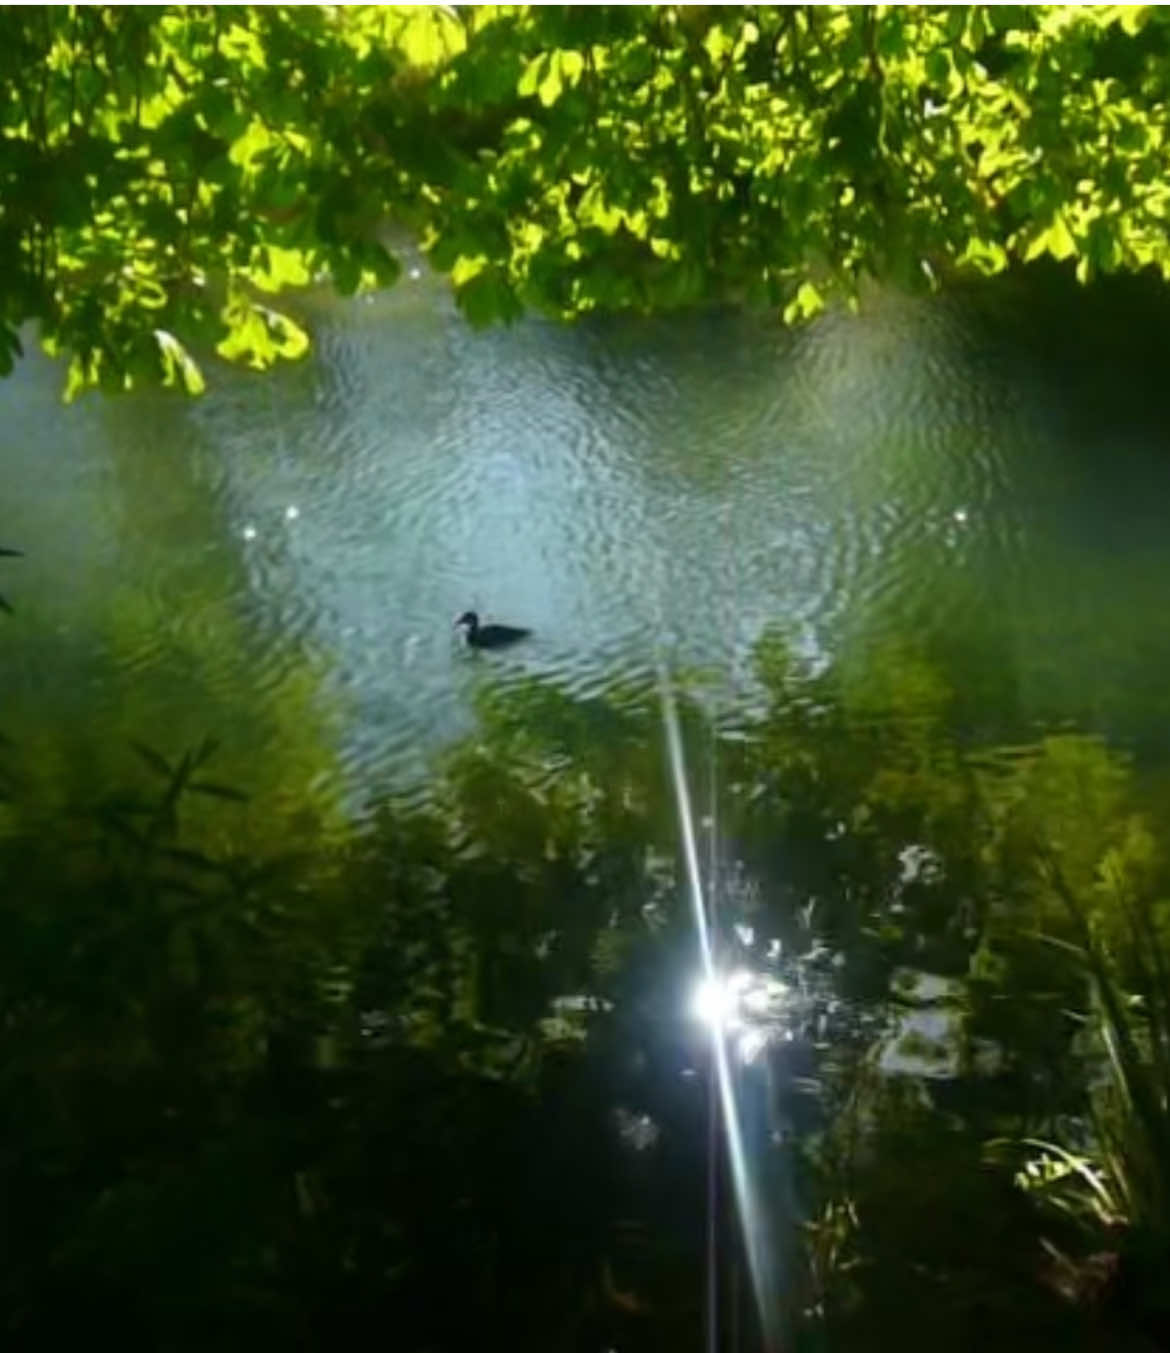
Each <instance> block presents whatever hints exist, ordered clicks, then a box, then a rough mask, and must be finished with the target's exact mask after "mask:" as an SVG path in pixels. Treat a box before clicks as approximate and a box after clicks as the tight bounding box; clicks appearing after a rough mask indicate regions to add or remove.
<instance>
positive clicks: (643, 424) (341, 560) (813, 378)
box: [0, 278, 1170, 798]
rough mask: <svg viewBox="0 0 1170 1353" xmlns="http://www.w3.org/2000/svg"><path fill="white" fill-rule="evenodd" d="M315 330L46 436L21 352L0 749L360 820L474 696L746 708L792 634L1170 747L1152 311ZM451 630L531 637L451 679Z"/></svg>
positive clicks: (353, 309) (408, 300)
mask: <svg viewBox="0 0 1170 1353" xmlns="http://www.w3.org/2000/svg"><path fill="white" fill-rule="evenodd" d="M305 306H306V310H307V312H308V316H309V319H310V321H311V324H312V327H313V329H314V333H315V339H316V347H315V353H314V356H313V357H312V359H311V360H310V361H308V362H306V363H304V364H302V365H300V366H298V367H295V368H289V369H285V370H282V371H279V372H276V373H275V374H272V375H270V376H268V377H254V376H250V375H248V374H245V373H240V372H235V371H217V372H216V373H215V374H214V377H213V380H212V382H211V393H209V394H208V395H207V396H206V397H205V398H204V399H202V400H200V401H197V402H192V403H186V402H183V401H181V400H179V399H175V398H167V397H162V396H155V395H152V396H142V397H133V398H127V399H124V400H120V401H109V400H106V401H103V400H100V399H98V398H96V397H91V398H89V399H87V400H85V401H83V402H82V403H81V404H80V405H78V406H75V407H73V408H71V409H64V408H62V407H61V406H60V404H59V402H58V395H59V389H60V372H59V371H58V370H57V369H56V368H54V367H53V366H52V365H51V364H50V363H48V362H47V361H46V360H44V359H42V358H32V359H29V360H28V361H26V362H25V363H24V364H23V365H22V366H21V367H20V368H19V370H18V372H17V373H16V375H15V376H14V377H13V378H12V379H10V380H7V381H5V382H3V383H2V384H0V477H2V478H0V482H2V484H3V497H2V499H0V543H4V544H8V545H13V546H19V547H21V548H23V549H24V550H25V551H26V554H27V557H26V558H25V559H24V560H21V561H11V562H10V563H9V562H8V561H5V565H6V566H5V567H4V569H3V572H2V574H0V592H3V594H4V595H7V596H8V597H9V598H10V600H11V601H13V603H14V604H15V605H16V608H17V609H16V614H15V616H14V617H12V618H10V619H6V621H5V634H4V643H5V647H4V652H3V665H2V667H0V702H2V706H0V709H2V710H3V712H4V715H5V718H6V721H7V719H8V718H12V719H14V720H18V721H19V723H20V726H22V727H24V728H29V727H37V726H40V727H43V728H46V729H50V728H51V729H55V730H57V731H58V732H59V731H60V730H61V729H62V728H73V729H75V730H78V731H79V732H80V731H82V730H84V733H85V735H86V736H92V737H94V738H100V737H102V736H105V735H113V736H119V737H120V736H122V735H123V734H126V735H135V736H141V737H146V738H148V739H149V740H153V741H155V742H156V743H160V744H163V745H171V746H173V745H175V744H176V741H179V742H181V741H182V740H184V739H186V738H191V737H194V736H195V735H196V733H197V732H198V731H202V730H208V729H210V730H211V731H213V732H215V733H217V734H219V735H220V736H221V737H223V738H224V739H225V741H229V742H232V743H233V745H235V746H237V747H238V748H246V749H247V755H248V756H250V757H253V758H255V759H256V762H257V764H262V762H263V758H264V757H265V756H266V755H268V754H271V753H273V752H274V751H275V749H277V748H280V749H282V750H286V749H287V747H288V745H289V744H290V743H291V742H295V741H296V739H297V738H298V737H300V736H302V735H303V736H304V738H305V740H306V743H308V742H309V741H311V740H312V738H313V737H317V736H324V737H325V739H326V741H327V742H328V745H329V746H330V747H331V748H333V749H334V752H333V761H332V765H331V767H330V769H328V770H327V771H325V772H322V771H321V769H320V761H319V760H318V761H317V763H316V765H315V768H314V769H310V764H311V761H312V758H311V757H306V760H305V762H304V771H303V773H304V775H305V776H306V777H309V776H316V777H317V778H320V777H322V776H324V777H325V778H326V779H327V780H330V781H332V782H335V783H336V785H339V786H340V785H344V787H345V788H346V789H347V791H349V792H350V793H351V794H354V795H357V796H358V797H359V798H360V797H363V796H365V795H366V794H367V793H369V792H370V791H372V790H374V789H376V788H379V787H385V786H388V785H401V784H404V783H406V782H410V781H415V780H417V778H418V776H419V774H420V772H421V771H422V770H423V769H424V768H425V765H426V763H427V759H428V758H429V757H430V756H431V755H432V754H433V753H434V751H435V750H436V749H438V748H439V747H441V746H442V745H444V743H445V742H447V741H448V740H449V739H450V738H451V737H452V736H453V735H454V734H456V733H458V732H459V731H460V730H462V729H465V728H466V727H468V726H469V720H470V712H469V711H470V699H471V696H472V694H473V692H474V689H475V687H476V684H477V682H478V681H479V679H480V677H481V676H482V675H483V674H484V672H485V671H490V672H491V673H492V674H493V675H494V676H501V675H503V676H504V677H505V678H507V677H510V676H513V675H514V676H517V677H520V676H529V675H533V674H535V675H541V676H545V677H549V678H552V679H555V680H556V681H557V682H559V683H561V684H562V685H563V686H564V687H565V688H567V689H569V690H571V691H574V692H590V691H594V690H598V689H601V688H603V687H605V686H607V685H610V684H612V683H613V682H615V681H619V680H622V679H632V680H640V679H642V678H644V677H645V676H646V675H647V674H648V673H649V672H650V671H652V669H653V665H654V662H655V660H656V655H658V654H660V653H664V654H666V655H668V656H669V658H670V659H671V660H672V661H673V662H675V663H678V664H699V665H703V666H705V667H707V668H709V669H710V670H711V671H713V672H715V673H718V674H720V675H721V676H722V677H723V678H724V683H725V698H726V699H727V700H728V701H732V700H734V699H735V698H736V696H737V693H739V692H741V691H742V690H743V689H744V688H745V683H746V678H747V672H748V658H749V654H750V650H751V646H752V644H753V643H754V642H755V640H756V639H757V638H758V637H759V635H760V633H761V632H762V631H763V629H764V628H765V627H766V626H770V625H779V626H782V627H783V628H784V630H785V631H786V633H787V634H788V635H789V637H790V639H791V641H792V642H793V643H794V644H796V645H797V646H798V648H800V649H801V650H802V651H803V652H805V653H806V654H808V655H809V656H811V657H813V658H817V657H819V656H825V655H840V656H842V657H848V658H850V659H851V660H854V661H857V662H859V663H861V664H864V663H865V662H866V661H867V660H872V661H880V653H881V649H882V645H883V643H886V642H888V641H891V640H893V639H906V638H918V639H924V640H925V641H928V642H930V643H935V644H939V645H942V646H944V647H946V648H947V649H948V651H950V652H951V653H952V654H954V653H959V654H961V655H963V660H964V661H965V662H967V663H968V664H969V670H970V679H971V683H972V688H973V689H979V690H986V691H987V693H988V695H987V698H988V700H990V701H992V702H996V701H998V702H1001V703H1006V704H1010V705H1011V706H1012V710H1013V713H1014V714H1017V715H1018V714H1019V713H1021V712H1022V713H1023V714H1025V715H1027V716H1028V717H1030V718H1033V719H1034V720H1035V721H1038V722H1040V723H1046V722H1053V723H1056V722H1060V721H1062V720H1072V721H1076V722H1078V723H1079V724H1081V725H1084V726H1090V727H1094V728H1097V729H1099V730H1100V731H1103V732H1106V733H1109V734H1111V735H1113V736H1115V737H1120V738H1129V739H1133V740H1136V741H1152V742H1155V743H1158V742H1160V740H1161V739H1162V738H1163V736H1164V734H1163V731H1162V730H1163V729H1165V728H1166V727H1167V726H1168V725H1167V722H1166V720H1167V715H1170V709H1168V708H1167V705H1168V701H1167V696H1166V693H1165V691H1164V689H1163V687H1164V681H1163V676H1164V673H1165V672H1166V670H1167V660H1168V659H1170V637H1168V635H1167V626H1166V621H1165V611H1166V608H1165V598H1166V592H1167V579H1170V533H1168V532H1167V530H1166V525H1167V517H1168V514H1170V438H1168V436H1167V434H1168V432H1170V420H1168V419H1167V417H1166V415H1165V413H1164V411H1163V410H1164V398H1163V392H1162V389H1161V384H1160V375H1159V373H1158V372H1157V370H1156V365H1155V364H1154V362H1153V359H1152V358H1150V357H1148V356H1147V355H1145V354H1149V353H1151V352H1156V341H1157V333H1158V332H1159V326H1160V325H1161V324H1163V323H1164V321H1165V318H1166V317H1167V315H1170V309H1168V308H1167V307H1166V306H1165V305H1164V304H1162V303H1161V302H1158V303H1157V304H1154V303H1153V302H1150V303H1146V302H1143V303H1142V305H1140V306H1138V307H1137V309H1136V310H1135V306H1134V303H1133V297H1132V296H1131V295H1130V294H1129V293H1126V294H1125V295H1119V296H1110V297H1106V298H1104V299H1102V298H1100V297H1097V298H1084V297H1075V296H1066V295H1064V294H1063V293H1062V292H1060V291H1059V288H1057V292H1056V293H1054V294H1049V293H1045V295H1044V296H1043V297H1041V300H1040V301H1039V302H1037V300H1036V298H1035V297H1034V296H1033V294H1032V292H1031V291H1029V290H1028V289H1027V288H1025V287H1023V286H1022V285H1021V284H1015V283H1007V284H1004V285H1002V286H1001V287H999V288H998V289H997V290H996V289H993V290H992V291H991V292H989V293H988V294H986V295H983V296H967V297H963V298H956V297H952V298H949V299H936V300H930V301H925V300H921V301H919V300H915V301H912V300H908V299H905V298H900V297H896V296H889V295H878V296H875V297H873V298H872V299H871V301H870V302H869V304H868V305H867V306H866V307H865V310H864V313H863V314H862V315H861V316H860V317H847V316H838V317H830V318H827V319H825V320H823V321H822V322H820V323H819V324H816V325H814V326H813V327H812V328H811V329H809V330H808V331H806V332H804V333H801V334H799V335H797V336H795V337H794V336H791V335H788V334H786V333H784V332H783V331H781V330H780V329H778V328H777V327H776V326H774V325H772V324H771V323H769V322H768V321H767V320H765V319H761V318H750V317H745V316H742V315H734V314H718V315H709V316H703V317H687V318H681V319H680V318H671V319H663V320H656V321H620V322H619V321H607V322H599V323H595V324H591V325H583V326H579V327H576V328H571V329H562V328H556V327H553V326H550V325H546V324H543V323H539V322H535V321H532V322H527V323H524V324H521V325H518V326H516V327H514V328H511V329H508V330H501V331H495V332H490V333H488V334H474V333H472V332H471V331H470V330H468V329H467V328H466V327H465V325H464V324H463V322H462V321H461V320H460V319H459V317H458V316H457V315H455V314H454V313H453V311H452V309H451V307H450V304H449V302H447V301H446V299H445V298H444V295H443V292H442V290H441V288H440V286H439V285H438V284H437V283H433V282H431V281H430V280H428V279H425V278H423V279H417V280H414V281H406V282H403V284H402V285H401V286H400V287H399V288H398V289H396V290H395V291H394V292H392V293H389V294H387V295H385V296H379V297H376V298H372V299H368V300H359V301H355V302H349V303H341V302H337V301H334V300H329V299H326V298H324V297H321V298H310V299H309V300H307V301H306V302H305ZM1159 307H1160V308H1159ZM467 607H474V608H476V609H477V610H479V611H480V612H481V613H482V614H484V615H485V616H486V617H489V618H498V619H502V620H505V621H511V622H515V623H520V624H525V625H529V626H531V627H532V628H533V629H534V631H535V637H534V638H533V639H532V641H531V642H529V643H528V644H527V645H525V646H522V647H520V648H517V649H515V650H513V651H512V652H511V653H509V654H506V655H476V654H469V653H467V652H465V651H463V650H461V649H460V648H459V646H458V645H457V644H456V642H455V641H454V639H453V635H452V631H451V620H452V617H453V616H454V615H455V614H456V613H458V612H459V611H462V610H463V609H465V608H467ZM294 778H295V777H294ZM285 787H286V788H287V789H288V790H289V791H290V792H295V791H296V789H297V788H298V786H296V785H293V784H287V785H286V786H285Z"/></svg>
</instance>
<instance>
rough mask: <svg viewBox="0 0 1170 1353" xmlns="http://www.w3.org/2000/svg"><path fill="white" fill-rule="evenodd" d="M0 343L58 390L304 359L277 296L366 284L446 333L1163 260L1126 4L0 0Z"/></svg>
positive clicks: (3, 352) (1147, 11)
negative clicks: (49, 376)
mask: <svg viewBox="0 0 1170 1353" xmlns="http://www.w3.org/2000/svg"><path fill="white" fill-rule="evenodd" d="M0 35H2V37H3V42H2V44H0V68H2V70H3V91H4V93H3V99H2V102H0V176H2V182H3V196H2V202H3V205H2V207H0V263H2V267H0V278H2V279H3V280H2V281H0V365H2V366H3V367H4V368H5V369H10V368H11V365H12V359H13V356H14V355H15V354H16V353H17V352H18V351H19V342H20V341H19V337H18V333H19V330H20V328H21V326H22V325H23V324H25V323H26V322H27V321H30V320H35V321H37V322H38V324H39V326H40V332H41V334H42V338H43V341H44V343H45V346H46V347H47V348H48V350H49V351H50V352H51V353H59V354H62V355H67V356H68V357H69V359H70V365H69V376H68V383H67V394H68V395H70V396H72V395H73V394H76V393H77V392H79V391H81V390H83V389H85V388H88V387H91V386H100V387H101V388H103V389H106V390H111V391H115V390H122V389H126V388H130V387H132V386H134V385H135V384H139V383H144V382H145V383H150V382H158V381H161V382H163V383H164V384H168V385H174V386H178V387H180V388H184V389H186V390H187V391H188V392H192V393H196V392H198V391H199V390H200V389H202V387H203V384H204V378H203V375H202V373H201V370H200V366H199V363H198V361H197V360H196V357H195V356H194V355H192V354H193V353H195V354H202V353H203V352H207V351H210V350H211V348H212V346H213V345H214V347H215V350H216V351H218V353H219V355H220V356H221V357H224V358H227V359H228V360H231V361H236V362H242V363H246V364H249V365H251V366H253V367H256V368H264V367H266V366H269V365H270V364H271V363H273V362H274V361H277V360H279V359H280V358H282V357H284V358H288V357H296V356H298V355H300V354H301V353H302V352H304V351H305V349H306V347H307V345H308V337H307V335H306V333H305V332H304V330H303V328H302V327H301V326H300V325H299V324H298V323H297V322H296V320H295V319H294V318H293V317H292V316H291V315H290V314H288V313H285V311H284V309H282V308H281V307H280V306H279V305H278V304H274V300H275V297H276V296H277V295H278V293H280V292H281V291H283V290H285V289H286V288H292V287H297V286H300V285H304V284H307V283H309V282H310V281H311V280H313V279H314V278H322V279H324V278H328V279H331V280H332V282H333V284H334V285H335V286H336V287H337V288H338V290H340V291H341V292H342V293H351V292H353V291H355V290H357V289H358V288H360V287H366V286H384V285H387V284H389V283H391V282H393V281H394V279H395V277H396V276H397V274H398V271H399V267H400V263H399V260H398V258H397V257H396V256H395V251H394V248H393V247H392V245H391V243H390V241H391V240H392V239H393V238H394V235H393V234H392V233H391V232H388V230H387V227H388V226H394V225H396V226H397V227H398V228H399V229H400V230H405V231H409V232H411V233H412V234H413V235H414V236H415V237H416V238H417V239H418V240H419V242H420V243H421V245H422V247H423V249H424V250H425V252H426V254H427V257H428V259H429V261H430V263H431V264H432V265H433V266H434V267H435V268H436V269H438V270H439V271H441V272H443V273H447V274H449V276H450V279H451V282H452V284H453V286H454V289H455V293H456V296H457V299H458V303H459V305H460V307H461V309H462V310H463V312H464V313H465V314H466V315H467V317H468V318H469V319H470V320H471V321H472V322H473V323H476V324H487V323H491V322H493V321H496V320H501V319H502V320H508V319H511V318H513V317H515V316H517V315H519V314H520V313H522V312H523V311H524V310H526V309H531V310H535V311H539V312H543V313H547V314H551V315H554V316H558V317H562V318H568V317H572V316H576V315H580V314H582V313H585V312H588V311H591V310H595V309H610V310H612V309H619V310H620V309H637V310H646V309H663V308H669V307H677V306H686V305H693V304H701V303H706V302H710V301H715V300H728V299H731V300H736V301H744V302H748V303H755V304H763V305H766V306H769V307H774V308H775V309H776V311H777V313H778V314H779V315H780V316H782V317H783V319H784V320H785V321H786V322H795V321H798V320H800V319H801V318H803V317H807V316H810V315H813V314H815V313H817V312H818V311H819V310H820V309H821V308H822V307H823V306H824V305H825V304H826V303H827V302H829V301H831V300H842V299H844V300H846V301H850V300H852V299H854V298H855V297H856V293H857V287H858V285H859V283H860V281H861V280H862V279H863V278H865V277H867V276H873V277H878V278H881V279H886V280H892V281H894V282H896V283H898V284H901V285H911V286H932V285H937V284H938V283H939V282H940V281H941V280H943V279H945V278H947V277H949V276H953V275H955V274H959V275H962V274H988V273H995V272H998V271H1001V270H1003V269H1005V268H1006V267H1008V266H1009V265H1010V264H1011V263H1013V262H1016V261H1028V260H1031V259H1034V258H1037V257H1039V256H1041V255H1050V256H1052V257H1053V258H1056V259H1058V260H1067V261H1069V263H1070V265H1071V264H1073V263H1074V262H1075V266H1076V269H1077V273H1078V276H1079V277H1080V278H1081V279H1082V280H1087V279H1089V278H1091V277H1093V276H1094V275H1095V274H1097V273H1099V272H1110V271H1116V270H1120V269H1141V268H1144V267H1147V266H1152V267H1154V268H1156V269H1158V270H1159V271H1160V272H1161V273H1162V274H1163V275H1170V240H1168V237H1167V231H1166V222H1167V211H1168V204H1170V188H1168V187H1167V186H1166V185H1167V183H1168V182H1170V174H1168V172H1167V171H1168V170H1170V160H1168V155H1170V152H1168V149H1167V141H1166V136H1165V132H1164V123H1165V108H1166V104H1167V99H1168V92H1170V61H1168V60H1167V55H1168V47H1170V18H1168V17H1167V16H1166V15H1165V13H1164V11H1162V10H1161V9H1158V8H1156V7H1154V6H1116V5H1109V6H1093V7H1075V6H1047V5H1027V6H1004V7H990V6H978V5H974V6H946V7H928V6H893V5H888V6H883V5H876V6H874V5H869V6H833V5H825V6H804V7H791V8H787V9H781V8H778V7H771V6H720V7H708V6H686V7H682V6H679V7H674V6H656V7H618V6H604V5H603V6H594V7H576V6H547V7H533V6H525V5H485V6H461V7H459V9H458V10H456V9H454V8H450V7H443V6H414V7H410V6H348V7H334V6H303V7H271V8H259V7H226V6H225V7H210V6H181V7H180V6H161V7H157V8H139V7H114V6H93V7H80V6H67V7H60V8H47V7H30V8H25V9H17V8H8V9H6V10H5V11H4V12H3V14H2V15H0Z"/></svg>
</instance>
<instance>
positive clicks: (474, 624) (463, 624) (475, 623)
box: [454, 611, 479, 634]
mask: <svg viewBox="0 0 1170 1353" xmlns="http://www.w3.org/2000/svg"><path fill="white" fill-rule="evenodd" d="M454 628H455V629H457V630H458V629H462V630H466V631H467V633H468V634H474V633H475V631H476V630H477V629H479V616H477V615H476V613H475V612H474V611H464V612H463V614H462V615H461V616H460V617H459V618H458V620H456V621H455V626H454Z"/></svg>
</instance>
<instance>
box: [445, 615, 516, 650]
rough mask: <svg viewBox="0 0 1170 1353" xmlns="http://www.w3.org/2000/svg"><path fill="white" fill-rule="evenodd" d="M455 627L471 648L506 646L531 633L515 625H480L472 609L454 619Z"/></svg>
mask: <svg viewBox="0 0 1170 1353" xmlns="http://www.w3.org/2000/svg"><path fill="white" fill-rule="evenodd" d="M455 628H456V629H461V630H462V631H463V634H464V637H465V638H466V640H467V643H468V645H469V647H471V648H507V646H508V645H509V644H514V643H516V642H517V640H519V639H526V638H527V637H528V636H529V635H530V634H531V633H532V631H531V630H526V629H520V628H519V627H518V626H516V625H481V624H480V623H479V616H478V615H476V613H475V612H474V611H464V612H463V614H462V615H461V616H460V617H459V619H458V620H456V622H455Z"/></svg>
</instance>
